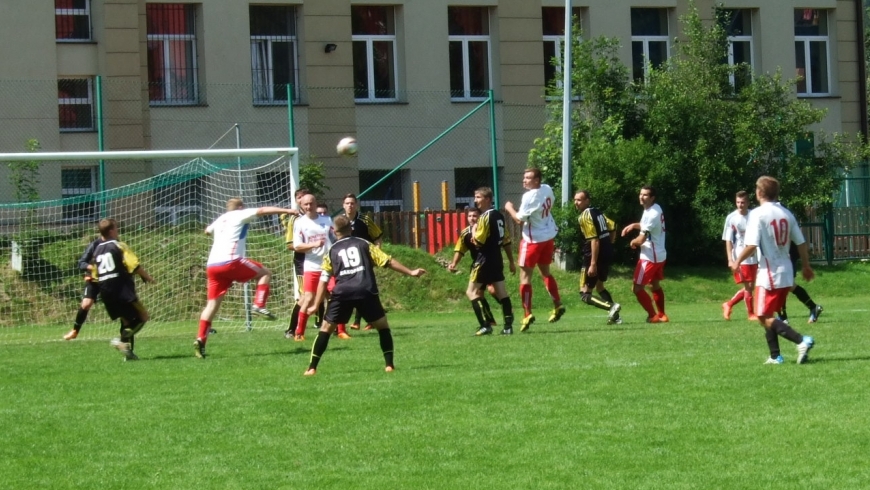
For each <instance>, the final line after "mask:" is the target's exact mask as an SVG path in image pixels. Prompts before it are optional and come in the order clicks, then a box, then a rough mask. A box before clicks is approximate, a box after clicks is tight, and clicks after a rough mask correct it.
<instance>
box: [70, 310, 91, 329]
mask: <svg viewBox="0 0 870 490" xmlns="http://www.w3.org/2000/svg"><path fill="white" fill-rule="evenodd" d="M87 319H88V310H86V309H84V308H79V311H78V313H76V322H75V324H73V330H75V331H76V332H78V331H79V330H81V329H82V325H84V324H85V320H87Z"/></svg>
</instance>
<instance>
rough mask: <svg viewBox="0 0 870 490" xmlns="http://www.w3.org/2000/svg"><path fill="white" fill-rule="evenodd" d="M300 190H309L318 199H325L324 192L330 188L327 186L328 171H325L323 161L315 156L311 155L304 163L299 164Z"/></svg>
mask: <svg viewBox="0 0 870 490" xmlns="http://www.w3.org/2000/svg"><path fill="white" fill-rule="evenodd" d="M299 188H300V189H308V190H309V191H311V193H312V194H314V195H315V196H317V197H318V198H321V197H323V193H324V191H328V190H329V189H330V187H329V186H328V185H326V171H325V170H324V169H323V161H322V160H319V159H318V158H317V156H315V155H309V156H308V158H306V159H305V161H304V162H301V163H300V164H299Z"/></svg>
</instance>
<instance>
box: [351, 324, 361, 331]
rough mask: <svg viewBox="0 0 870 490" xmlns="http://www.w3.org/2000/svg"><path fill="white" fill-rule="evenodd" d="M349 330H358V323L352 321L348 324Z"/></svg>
mask: <svg viewBox="0 0 870 490" xmlns="http://www.w3.org/2000/svg"><path fill="white" fill-rule="evenodd" d="M350 329H351V330H359V323H354V324H352V325H351V326H350Z"/></svg>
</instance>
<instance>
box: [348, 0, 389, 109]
mask: <svg viewBox="0 0 870 490" xmlns="http://www.w3.org/2000/svg"><path fill="white" fill-rule="evenodd" d="M350 20H351V29H352V31H353V86H354V98H355V99H356V100H357V102H380V101H394V100H396V86H397V85H398V82H397V76H396V21H395V12H394V9H393V7H380V6H376V5H355V6H352V7H351V19H350Z"/></svg>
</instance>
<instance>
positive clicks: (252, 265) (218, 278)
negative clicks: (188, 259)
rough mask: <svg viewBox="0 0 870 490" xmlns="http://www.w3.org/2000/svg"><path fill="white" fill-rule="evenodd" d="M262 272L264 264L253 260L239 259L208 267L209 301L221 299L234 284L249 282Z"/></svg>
mask: <svg viewBox="0 0 870 490" xmlns="http://www.w3.org/2000/svg"><path fill="white" fill-rule="evenodd" d="M262 271H263V264H261V263H259V262H257V261H256V260H251V259H238V260H234V261H232V262H227V263H226V264H220V265H210V266H208V267H206V269H205V275H206V277H207V278H208V299H216V298H220V297H221V296H223V295H225V294H227V290H229V289H230V286H232V285H233V282H248V281H250V280H251V279H253V278H254V277H256V276H257V274H260V273H261V272H262Z"/></svg>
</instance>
